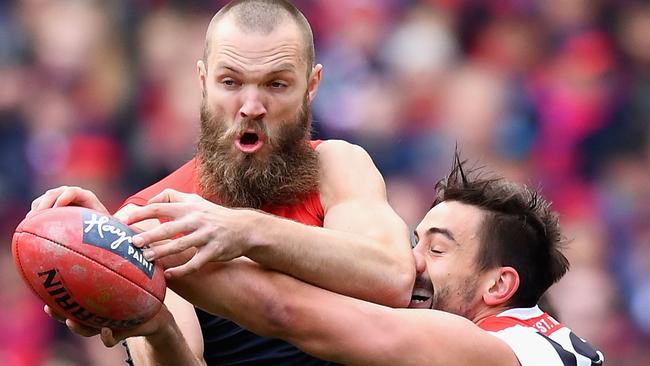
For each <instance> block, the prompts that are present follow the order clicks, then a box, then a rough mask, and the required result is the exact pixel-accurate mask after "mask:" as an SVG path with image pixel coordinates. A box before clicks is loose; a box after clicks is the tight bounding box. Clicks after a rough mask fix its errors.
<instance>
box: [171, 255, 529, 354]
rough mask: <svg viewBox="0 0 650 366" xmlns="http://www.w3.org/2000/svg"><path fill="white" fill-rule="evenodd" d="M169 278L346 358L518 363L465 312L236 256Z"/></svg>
mask: <svg viewBox="0 0 650 366" xmlns="http://www.w3.org/2000/svg"><path fill="white" fill-rule="evenodd" d="M170 286H172V288H174V289H177V291H178V293H179V294H180V295H181V296H183V297H185V298H187V299H188V300H189V301H191V302H192V303H194V304H196V305H197V306H199V307H201V308H203V309H205V310H206V311H209V312H212V313H214V314H218V315H221V316H224V317H226V318H229V319H231V320H233V321H235V322H237V323H238V324H241V325H242V326H244V327H246V328H248V329H250V330H251V331H253V332H256V333H258V334H261V335H265V336H270V337H277V338H282V339H284V340H287V341H289V342H291V343H293V344H294V345H296V346H297V347H299V348H301V349H302V350H304V351H305V352H308V353H311V354H313V355H315V356H316V357H319V358H324V359H329V360H332V361H335V362H339V363H343V364H347V365H434V366H435V365H487V366H489V365H499V366H509V365H512V366H515V365H518V363H517V361H516V358H515V356H514V354H513V353H512V351H511V350H510V348H509V347H508V346H507V345H506V344H505V343H503V342H502V341H501V340H499V339H497V338H496V337H493V336H492V335H489V334H488V333H486V332H484V331H483V330H481V329H479V328H478V327H477V326H476V325H475V324H473V323H471V322H470V321H469V320H467V319H464V318H461V317H458V316H455V315H452V314H448V313H443V312H438V311H434V310H415V309H393V308H389V307H385V306H381V305H376V304H373V303H369V302H366V301H362V300H357V299H354V298H350V297H347V296H343V295H340V294H336V293H333V292H330V291H327V290H323V289H320V288H317V287H315V286H312V285H309V284H306V283H304V282H301V281H298V280H296V279H294V278H292V277H290V276H287V275H284V274H282V273H278V272H274V271H270V270H265V269H263V268H262V267H260V266H259V265H257V264H255V263H250V262H246V261H244V260H241V259H239V260H235V261H231V262H225V263H209V264H208V265H206V266H205V267H204V268H203V269H202V270H201V271H200V272H199V273H196V274H194V275H190V276H188V277H185V278H182V279H178V280H174V281H173V282H171V283H170Z"/></svg>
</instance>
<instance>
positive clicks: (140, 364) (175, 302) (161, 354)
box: [115, 205, 205, 366]
mask: <svg viewBox="0 0 650 366" xmlns="http://www.w3.org/2000/svg"><path fill="white" fill-rule="evenodd" d="M133 208H134V206H132V205H128V206H126V207H124V208H122V209H121V210H120V211H118V212H117V213H115V217H117V218H123V217H124V216H126V215H127V214H128V213H129V212H130V211H131V210H132V209H133ZM158 224H159V223H158V221H157V220H147V221H143V222H140V223H138V225H137V228H138V229H140V230H144V229H150V228H152V227H155V226H156V225H158ZM156 317H158V318H162V319H158V320H157V321H159V322H160V323H161V324H162V325H161V326H160V327H159V328H158V330H157V331H156V332H154V333H152V334H150V335H147V336H140V337H131V338H127V344H128V347H129V351H130V353H131V357H132V359H133V364H134V365H136V366H144V365H156V366H165V365H170V366H175V365H188V366H189V365H205V362H204V360H203V338H202V334H201V327H200V325H199V321H198V319H197V317H196V313H195V311H194V306H193V305H192V304H190V303H189V302H187V301H186V300H185V299H183V298H182V297H180V296H178V295H176V294H175V293H174V292H173V291H171V290H169V289H167V293H166V294H165V307H164V308H163V309H162V311H161V312H160V313H159V314H158V315H156Z"/></svg>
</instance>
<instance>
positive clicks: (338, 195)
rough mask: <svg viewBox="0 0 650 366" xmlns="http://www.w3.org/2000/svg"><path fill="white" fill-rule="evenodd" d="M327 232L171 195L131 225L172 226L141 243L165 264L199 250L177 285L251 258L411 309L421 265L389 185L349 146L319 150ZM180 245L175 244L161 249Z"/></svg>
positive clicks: (178, 271) (178, 272) (174, 271)
mask: <svg viewBox="0 0 650 366" xmlns="http://www.w3.org/2000/svg"><path fill="white" fill-rule="evenodd" d="M318 153H319V161H320V164H321V169H320V170H321V182H320V194H321V202H322V205H323V208H324V210H325V217H324V227H322V228H321V227H313V226H308V225H304V224H301V223H297V222H294V221H291V220H288V219H284V218H280V217H276V216H273V215H269V214H265V213H262V212H260V211H255V210H244V209H229V208H225V207H222V206H219V205H215V204H213V203H211V202H208V201H206V200H204V199H202V198H201V197H199V196H197V195H190V194H184V193H180V192H177V191H173V190H165V191H163V192H162V193H161V194H159V195H158V196H156V197H154V198H153V199H152V200H150V204H148V205H147V206H145V207H142V208H140V209H139V210H138V211H137V212H133V213H132V214H131V215H130V217H129V218H128V223H135V222H138V221H140V220H145V219H152V218H160V217H167V218H171V219H172V221H170V222H167V223H165V224H162V225H160V226H159V227H158V228H157V229H154V230H151V231H148V232H144V233H142V234H141V235H139V237H140V239H142V240H141V241H139V242H138V241H134V243H135V244H136V245H138V246H142V245H146V244H152V247H151V250H150V251H149V252H150V253H147V254H151V255H152V257H150V258H162V257H165V256H168V255H171V254H177V253H179V252H181V251H183V250H185V249H187V248H190V247H196V248H198V251H197V252H196V255H195V256H194V257H193V258H192V259H191V260H189V261H188V262H187V263H186V264H184V265H182V266H180V267H177V268H171V269H168V270H167V274H170V275H172V276H173V277H179V276H182V275H186V274H188V273H191V272H193V271H196V270H198V269H199V268H200V267H201V266H203V265H204V264H205V263H207V262H208V261H226V260H230V259H232V258H236V257H239V256H247V257H249V258H251V259H253V260H254V261H256V262H258V263H260V264H263V265H264V266H266V267H269V268H272V269H275V270H277V271H280V272H284V273H287V274H290V275H292V276H294V277H296V278H300V279H301V280H303V281H306V282H309V283H312V284H314V285H316V286H319V287H322V288H326V289H328V290H331V291H334V292H338V293H342V294H345V295H348V296H352V297H357V298H361V299H364V300H368V301H372V302H377V303H381V304H385V305H389V306H395V307H399V306H406V305H407V304H408V302H409V299H410V295H411V289H412V286H413V280H414V277H415V265H414V263H413V257H412V255H411V253H410V244H409V239H408V238H409V234H408V229H407V227H406V224H405V223H404V222H403V221H402V220H401V218H400V217H399V216H398V215H397V214H396V213H395V212H394V211H393V209H392V208H391V207H390V205H389V204H388V202H387V198H386V189H385V185H384V181H383V179H382V177H381V175H380V174H379V171H378V170H377V169H376V168H375V166H374V164H373V163H372V160H371V159H370V157H369V156H368V154H367V153H366V152H365V151H364V150H363V149H361V148H360V147H358V146H355V145H351V144H349V143H346V142H343V141H328V142H324V143H322V144H321V145H320V146H319V148H318ZM178 234H184V236H183V237H182V238H176V239H173V240H171V241H170V242H168V243H167V244H162V245H160V244H158V243H157V242H158V241H160V240H165V239H172V238H174V237H175V236H176V235H178Z"/></svg>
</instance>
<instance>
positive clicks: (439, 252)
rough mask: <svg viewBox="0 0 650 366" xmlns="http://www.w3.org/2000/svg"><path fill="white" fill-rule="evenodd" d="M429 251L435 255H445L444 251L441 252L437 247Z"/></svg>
mask: <svg viewBox="0 0 650 366" xmlns="http://www.w3.org/2000/svg"><path fill="white" fill-rule="evenodd" d="M429 251H430V252H431V253H433V254H443V253H444V252H443V251H442V250H440V248H437V247H431V249H429Z"/></svg>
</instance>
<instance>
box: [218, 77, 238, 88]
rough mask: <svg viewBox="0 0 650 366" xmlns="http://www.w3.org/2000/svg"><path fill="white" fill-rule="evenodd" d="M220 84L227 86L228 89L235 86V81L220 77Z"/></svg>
mask: <svg viewBox="0 0 650 366" xmlns="http://www.w3.org/2000/svg"><path fill="white" fill-rule="evenodd" d="M221 84H222V85H223V86H224V87H226V88H228V89H232V88H234V87H236V86H237V82H236V81H235V79H232V78H224V79H222V80H221Z"/></svg>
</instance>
